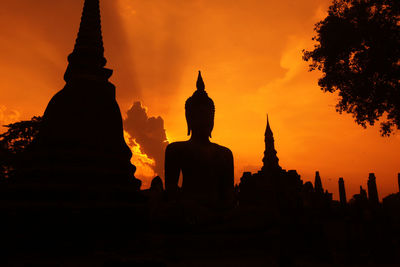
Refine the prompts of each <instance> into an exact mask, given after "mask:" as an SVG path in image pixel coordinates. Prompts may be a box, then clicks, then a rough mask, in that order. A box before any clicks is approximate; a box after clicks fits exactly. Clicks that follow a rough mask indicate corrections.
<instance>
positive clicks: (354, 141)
mask: <svg viewBox="0 0 400 267" xmlns="http://www.w3.org/2000/svg"><path fill="white" fill-rule="evenodd" d="M82 3H83V1H81V0H73V1H71V0H59V1H50V0H37V1H29V0H20V1H8V2H4V3H1V4H0V5H1V10H2V11H3V12H2V16H0V22H1V23H2V25H6V27H2V28H1V29H0V38H1V40H2V42H0V58H1V61H0V99H1V101H0V124H1V125H4V124H7V123H10V122H14V121H17V120H25V119H30V118H31V117H33V116H37V115H42V114H43V111H44V109H45V108H46V105H47V103H48V101H49V100H50V98H51V97H52V96H53V95H54V94H55V93H56V92H58V91H59V90H60V89H62V88H63V86H64V84H65V82H64V81H63V74H64V71H65V69H66V66H67V56H68V54H69V53H70V52H71V51H72V49H73V44H74V42H75V38H76V33H77V31H78V26H79V19H80V15H81V11H82V10H81V9H82ZM329 3H330V1H328V0H304V1H291V0H283V1H261V0H254V1H248V0H246V1H245V0H238V1H228V0H220V1H207V0H195V1H181V0H168V1H167V0H153V1H139V0H117V1H116V0H104V1H102V23H103V38H104V46H105V56H106V58H107V60H108V63H107V67H108V68H110V69H113V70H114V74H113V76H112V77H111V81H112V83H113V84H115V85H116V88H117V89H116V93H117V101H118V103H119V105H120V108H121V113H122V115H123V117H124V116H125V114H126V112H127V110H128V109H129V108H130V107H131V106H132V104H133V103H134V102H135V101H141V103H143V105H144V106H146V107H147V112H148V114H149V115H150V116H154V117H157V116H161V117H162V118H163V120H164V123H165V129H166V132H167V135H168V139H169V141H171V142H173V141H179V140H187V139H188V136H187V135H186V134H187V126H186V120H185V114H184V104H185V100H186V99H187V98H188V97H189V96H191V95H192V93H193V91H194V90H195V82H196V78H197V71H198V70H201V71H202V74H203V78H204V82H205V86H206V90H207V92H208V94H209V96H210V97H211V98H212V99H213V100H214V102H215V106H216V114H215V127H214V131H213V133H212V136H213V138H212V141H213V142H215V143H218V144H221V145H223V146H226V147H229V148H230V149H231V150H232V152H233V155H234V160H235V181H236V182H239V179H240V177H241V175H242V173H243V171H252V172H255V171H258V170H259V169H260V168H261V165H262V162H261V160H262V156H263V151H264V131H265V126H266V114H267V113H268V115H269V119H270V123H271V127H272V130H273V132H274V137H275V145H276V150H277V151H278V157H279V159H280V165H281V166H282V167H283V168H284V169H288V170H289V169H296V170H297V171H298V173H299V174H300V175H301V177H302V179H303V181H313V180H314V173H315V171H317V170H318V171H320V174H321V178H322V184H323V186H324V188H326V189H328V190H329V191H330V192H332V193H333V194H334V195H333V197H334V199H338V185H337V182H338V178H339V177H343V178H344V180H345V184H346V190H347V197H348V199H350V198H351V196H352V195H353V194H354V193H357V192H358V189H359V186H360V185H363V187H364V188H365V186H366V181H367V178H368V173H370V172H374V173H375V174H376V177H377V185H378V193H379V197H380V198H382V197H383V196H385V195H387V194H389V193H392V192H397V191H398V187H397V179H396V177H397V173H398V172H400V158H399V151H400V133H398V132H397V133H395V134H394V135H393V136H392V137H389V138H383V137H381V136H380V134H379V127H378V126H373V127H368V129H363V128H362V127H361V126H358V125H356V124H355V122H354V120H353V118H352V117H351V115H348V114H342V115H340V114H338V113H337V112H336V111H335V104H336V102H337V96H336V95H333V94H325V93H323V92H322V91H321V90H320V89H319V87H318V84H317V81H318V78H319V77H320V76H321V74H320V73H317V72H312V73H310V72H308V67H307V64H306V63H305V62H303V60H302V49H310V48H312V47H313V42H312V40H311V38H312V36H313V35H314V33H313V28H314V24H315V23H316V22H318V20H320V19H322V18H324V16H325V14H326V10H327V7H328V6H329ZM71 108H73V107H71ZM2 130H4V129H2ZM125 139H126V141H127V143H128V145H129V146H130V147H131V150H132V152H133V157H132V163H133V164H134V165H135V166H136V167H137V171H136V174H135V175H136V177H138V178H140V179H142V181H143V187H142V188H147V187H148V186H149V184H150V181H151V179H152V178H153V177H154V176H155V173H154V171H153V169H152V166H153V165H154V160H153V159H151V158H149V157H148V156H147V155H146V154H144V153H143V151H141V149H140V145H139V144H137V143H136V142H135V141H134V140H133V139H132V138H131V137H130V136H129V134H127V133H125Z"/></svg>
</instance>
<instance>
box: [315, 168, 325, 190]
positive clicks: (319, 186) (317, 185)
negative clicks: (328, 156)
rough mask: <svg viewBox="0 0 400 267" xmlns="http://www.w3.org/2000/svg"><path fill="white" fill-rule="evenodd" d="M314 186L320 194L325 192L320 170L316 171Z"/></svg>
mask: <svg viewBox="0 0 400 267" xmlns="http://www.w3.org/2000/svg"><path fill="white" fill-rule="evenodd" d="M314 188H315V192H316V193H318V194H321V195H323V194H324V188H323V187H322V182H321V177H320V176H319V171H316V172H315V180H314Z"/></svg>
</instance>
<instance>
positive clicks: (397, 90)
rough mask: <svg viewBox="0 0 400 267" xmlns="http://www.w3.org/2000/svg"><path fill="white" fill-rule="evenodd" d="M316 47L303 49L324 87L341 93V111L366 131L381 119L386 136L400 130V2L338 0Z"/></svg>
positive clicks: (322, 24) (321, 28) (318, 33)
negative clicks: (318, 72)
mask: <svg viewBox="0 0 400 267" xmlns="http://www.w3.org/2000/svg"><path fill="white" fill-rule="evenodd" d="M314 30H315V32H316V36H314V37H313V40H315V41H316V45H315V46H314V49H313V50H312V51H304V50H303V53H304V54H303V59H304V60H305V61H309V62H310V65H309V66H310V71H313V70H320V71H322V74H323V75H322V77H321V78H320V79H319V82H318V84H319V86H320V87H321V89H322V90H323V91H325V92H330V93H333V92H338V95H339V102H338V103H337V105H336V109H337V111H338V112H340V113H342V112H347V113H351V114H353V116H354V118H355V121H356V122H357V123H358V124H360V125H362V126H363V127H366V126H367V124H369V125H374V123H375V122H376V121H378V120H381V134H382V135H390V134H391V133H392V132H393V130H395V129H396V128H397V129H400V1H398V0H334V1H333V3H332V5H331V6H330V7H329V11H328V16H327V17H326V18H325V19H324V20H322V21H320V22H318V23H317V24H316V25H315V29H314Z"/></svg>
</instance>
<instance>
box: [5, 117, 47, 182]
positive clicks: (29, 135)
mask: <svg viewBox="0 0 400 267" xmlns="http://www.w3.org/2000/svg"><path fill="white" fill-rule="evenodd" d="M41 121H42V118H41V117H33V118H32V119H31V120H29V121H20V122H16V123H12V124H9V125H5V127H7V128H8V130H7V131H6V132H5V133H3V134H0V177H2V178H6V177H8V176H9V174H10V173H11V172H12V170H13V169H14V168H15V164H16V161H17V160H18V156H19V155H20V154H21V153H22V152H24V151H25V149H26V148H27V147H28V146H29V144H31V143H32V141H33V140H34V139H35V137H36V135H37V133H38V132H39V128H40V124H41Z"/></svg>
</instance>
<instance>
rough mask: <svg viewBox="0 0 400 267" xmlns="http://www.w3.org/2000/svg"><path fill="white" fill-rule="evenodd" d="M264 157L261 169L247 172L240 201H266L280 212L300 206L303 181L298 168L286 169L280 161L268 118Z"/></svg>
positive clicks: (270, 207) (269, 206) (252, 203)
mask: <svg viewBox="0 0 400 267" xmlns="http://www.w3.org/2000/svg"><path fill="white" fill-rule="evenodd" d="M262 161H263V166H262V168H261V170H260V171H258V172H257V173H254V174H252V173H250V172H244V173H243V176H242V178H241V179H240V189H239V190H240V194H239V202H240V204H250V205H263V206H265V207H268V208H269V209H271V210H273V211H276V212H280V211H282V210H290V209H296V208H297V207H298V205H299V201H300V192H301V190H302V186H303V181H302V180H301V179H300V175H299V174H297V172H296V171H295V170H289V171H286V170H284V169H282V167H281V166H280V165H279V159H278V157H277V152H276V150H275V141H274V137H273V133H272V130H271V126H270V124H269V119H268V118H267V127H266V130H265V151H264V158H263V160H262Z"/></svg>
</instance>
